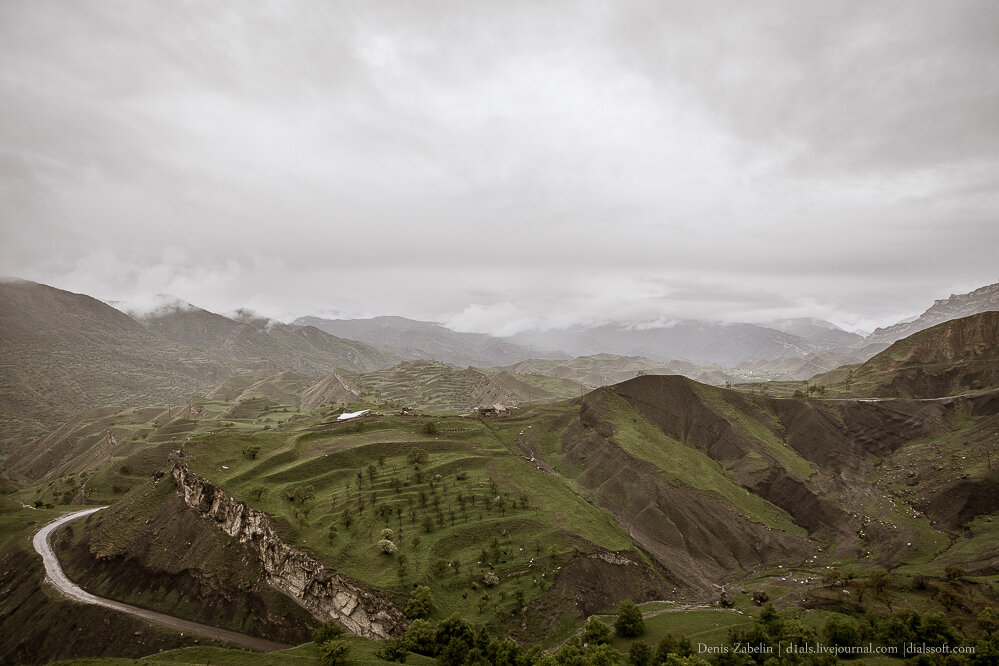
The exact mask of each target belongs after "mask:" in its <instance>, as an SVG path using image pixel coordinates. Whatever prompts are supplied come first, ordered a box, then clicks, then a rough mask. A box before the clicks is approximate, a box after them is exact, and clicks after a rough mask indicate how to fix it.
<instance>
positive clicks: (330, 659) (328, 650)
mask: <svg viewBox="0 0 999 666" xmlns="http://www.w3.org/2000/svg"><path fill="white" fill-rule="evenodd" d="M348 654H350V645H348V644H347V641H345V640H343V639H342V638H338V639H336V640H332V641H326V642H325V643H323V644H321V645H320V646H319V660H320V661H321V662H322V664H323V666H345V665H346V663H347V655H348Z"/></svg>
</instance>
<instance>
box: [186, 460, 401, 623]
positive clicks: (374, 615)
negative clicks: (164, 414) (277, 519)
mask: <svg viewBox="0 0 999 666" xmlns="http://www.w3.org/2000/svg"><path fill="white" fill-rule="evenodd" d="M173 463H174V465H173V478H174V481H176V483H177V489H178V492H179V493H180V494H181V495H182V496H183V498H184V502H185V503H186V504H187V505H188V506H189V507H191V508H192V509H194V510H195V511H197V512H198V513H199V514H200V515H201V516H202V517H204V518H208V519H211V520H214V521H215V522H216V523H217V526H218V528H219V529H220V530H222V531H223V532H225V533H226V534H228V535H229V536H231V537H233V538H235V539H237V540H238V541H239V542H240V543H242V544H244V545H245V546H246V547H247V548H248V549H249V550H250V551H251V552H253V553H254V554H255V555H256V556H257V557H258V558H259V559H260V562H261V564H262V565H263V567H264V570H265V571H266V573H267V582H268V583H269V584H270V585H272V586H273V587H275V588H277V589H278V590H280V591H282V592H284V593H285V594H287V595H288V596H289V597H291V598H292V599H294V600H295V601H296V602H298V603H299V604H301V605H302V606H303V607H304V608H306V609H307V610H308V611H309V612H310V613H312V615H313V616H314V617H315V618H316V619H318V620H320V621H323V622H325V621H327V620H331V619H332V620H336V621H337V622H339V623H340V624H342V625H343V626H344V627H346V628H347V629H348V630H349V631H351V632H353V633H355V634H359V635H361V636H366V637H368V638H390V637H392V636H397V635H399V634H401V633H402V632H403V631H404V630H405V628H406V618H405V617H404V616H403V614H402V612H400V611H399V609H398V608H396V607H395V606H394V605H393V604H392V603H391V602H390V601H389V600H387V599H385V598H384V597H382V596H380V595H378V594H376V593H374V592H371V591H369V590H365V589H363V588H362V587H360V586H359V585H357V584H356V583H353V582H351V581H349V580H347V579H346V578H344V577H343V576H341V575H340V574H338V573H336V572H335V571H331V570H330V569H328V568H327V567H326V566H325V565H323V564H322V563H321V562H319V561H318V560H317V559H316V558H315V557H314V556H313V555H312V554H311V553H309V552H308V551H306V550H304V549H302V548H297V547H295V546H291V545H289V544H287V543H285V542H284V541H283V540H282V539H281V538H280V537H279V536H278V534H277V531H276V530H275V528H274V523H273V520H272V518H271V517H270V516H269V515H267V514H266V513H263V512H262V511H257V510H255V509H252V508H250V507H249V506H247V505H246V504H245V503H244V502H240V501H238V500H236V499H234V498H233V497H231V496H230V495H228V494H227V493H226V492H225V491H224V490H223V489H222V488H218V487H216V486H214V485H213V484H212V483H211V482H209V481H208V480H206V479H203V478H201V477H200V476H198V475H197V474H195V473H194V472H192V471H191V469H190V468H189V467H188V466H187V463H186V462H184V461H183V460H181V459H180V458H176V457H175V458H173Z"/></svg>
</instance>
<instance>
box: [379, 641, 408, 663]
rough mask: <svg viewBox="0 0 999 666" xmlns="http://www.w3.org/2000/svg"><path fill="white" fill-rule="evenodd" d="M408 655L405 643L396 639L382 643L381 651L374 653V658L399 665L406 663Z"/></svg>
mask: <svg viewBox="0 0 999 666" xmlns="http://www.w3.org/2000/svg"><path fill="white" fill-rule="evenodd" d="M408 655H409V649H408V648H407V647H406V642H405V641H401V640H399V639H397V638H391V639H389V640H387V641H385V642H384V643H382V647H381V649H380V650H378V651H377V652H375V656H376V657H378V658H379V659H384V660H385V661H394V662H397V663H400V664H404V663H406V657H407V656H408Z"/></svg>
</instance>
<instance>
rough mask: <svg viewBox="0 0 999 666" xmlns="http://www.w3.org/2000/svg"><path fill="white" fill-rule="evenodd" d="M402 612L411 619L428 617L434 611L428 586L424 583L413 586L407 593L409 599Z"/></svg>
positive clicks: (432, 598)
mask: <svg viewBox="0 0 999 666" xmlns="http://www.w3.org/2000/svg"><path fill="white" fill-rule="evenodd" d="M402 612H403V613H404V614H405V615H406V617H408V618H409V619H411V620H417V619H420V618H427V617H430V615H431V613H433V612H434V597H433V594H431V592H430V588H429V587H428V586H426V585H419V586H417V587H415V588H414V589H413V591H412V592H410V593H409V599H408V600H407V601H406V607H405V609H403V611H402Z"/></svg>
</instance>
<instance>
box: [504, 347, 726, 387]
mask: <svg viewBox="0 0 999 666" xmlns="http://www.w3.org/2000/svg"><path fill="white" fill-rule="evenodd" d="M490 370H491V371H497V372H499V371H507V372H514V373H519V374H526V375H545V376H548V377H560V378H564V379H572V380H574V381H577V382H579V383H581V384H583V385H585V386H590V387H596V386H607V385H609V384H617V383H619V382H623V381H626V380H628V379H632V378H634V377H637V376H638V375H641V374H655V375H683V376H684V377H689V378H691V379H695V380H697V381H700V382H704V383H706V384H724V383H725V382H729V381H733V379H734V377H732V376H731V375H729V374H726V372H725V371H723V370H722V369H721V368H717V367H713V368H704V367H699V366H696V365H694V364H693V363H687V362H686V361H654V360H652V359H650V358H645V357H644V356H619V355H617V354H594V355H593V356H580V357H577V358H573V359H569V360H565V361H562V360H552V359H539V358H533V359H528V360H526V361H521V362H520V363H515V364H513V365H509V366H506V367H498V368H490Z"/></svg>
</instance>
